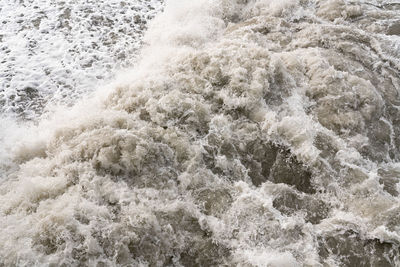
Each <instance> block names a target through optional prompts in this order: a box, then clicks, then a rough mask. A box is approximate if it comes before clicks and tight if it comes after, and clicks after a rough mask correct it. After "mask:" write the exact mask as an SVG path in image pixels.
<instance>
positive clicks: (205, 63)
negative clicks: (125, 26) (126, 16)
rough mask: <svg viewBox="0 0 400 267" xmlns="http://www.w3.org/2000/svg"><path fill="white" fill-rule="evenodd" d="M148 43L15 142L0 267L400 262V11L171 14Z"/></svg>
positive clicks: (354, 5)
mask: <svg viewBox="0 0 400 267" xmlns="http://www.w3.org/2000/svg"><path fill="white" fill-rule="evenodd" d="M144 43H145V46H144V47H143V48H142V50H141V56H140V58H141V60H140V61H139V62H138V63H137V64H136V67H134V68H133V69H132V70H130V71H126V72H125V73H124V75H120V76H119V78H118V79H116V80H115V82H113V83H112V84H110V85H108V87H107V88H106V89H104V90H100V91H98V92H96V94H95V95H94V96H93V97H90V98H86V99H82V100H80V102H78V103H77V104H76V105H75V106H74V107H73V108H72V109H60V110H58V111H56V112H55V113H54V114H53V115H48V116H46V118H43V119H41V120H39V121H38V123H37V125H36V126H31V127H26V128H23V129H21V127H23V126H21V125H20V126H18V127H19V128H18V127H17V126H15V129H11V130H12V131H11V130H8V133H9V137H8V138H6V139H4V140H3V141H2V142H3V144H2V146H3V147H4V146H6V148H4V151H7V155H3V156H2V163H1V166H2V170H1V173H3V177H2V179H1V184H0V266H14V265H17V266H277V267H278V266H279V267H280V266H400V255H399V246H400V198H399V193H400V185H399V183H398V182H399V179H400V96H399V93H400V74H399V73H400V3H398V2H397V3H396V2H393V1H378V0H376V1H375V0H280V1H273V0H196V1H190V0H174V1H173V0H171V1H167V2H166V5H165V9H164V12H163V13H160V14H159V15H157V17H156V18H155V19H154V20H153V21H152V22H151V25H150V27H149V30H148V31H147V33H146V35H145V37H144ZM17 128H18V129H17ZM13 131H19V132H23V134H21V133H19V134H16V135H14V134H12V133H13ZM15 136H17V137H18V138H16V137H15ZM6 141H7V142H6ZM4 153H6V152H4Z"/></svg>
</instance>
